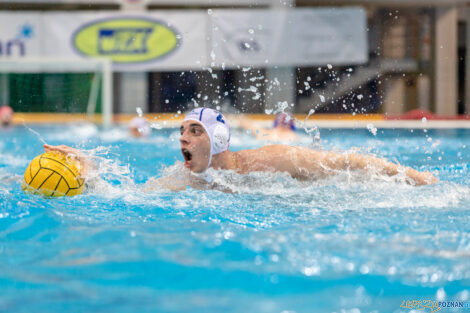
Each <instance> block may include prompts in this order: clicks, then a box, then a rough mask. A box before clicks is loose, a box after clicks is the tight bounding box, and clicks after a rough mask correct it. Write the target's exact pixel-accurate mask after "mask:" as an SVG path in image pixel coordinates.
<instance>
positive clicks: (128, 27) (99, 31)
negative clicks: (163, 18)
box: [72, 18, 178, 63]
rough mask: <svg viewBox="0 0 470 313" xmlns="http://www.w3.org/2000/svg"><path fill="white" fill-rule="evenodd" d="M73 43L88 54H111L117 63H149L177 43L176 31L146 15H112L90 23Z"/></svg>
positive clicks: (77, 32) (77, 35)
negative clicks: (118, 16) (146, 17)
mask: <svg viewBox="0 0 470 313" xmlns="http://www.w3.org/2000/svg"><path fill="white" fill-rule="evenodd" d="M72 42H73V45H74V47H75V49H77V50H78V51H79V52H80V53H81V54H83V55H85V56H89V57H94V56H103V57H109V58H110V59H111V60H112V61H113V62H117V63H138V62H149V61H154V60H156V59H159V58H162V57H164V56H166V55H168V54H169V53H171V52H172V51H174V50H175V49H176V48H177V46H178V35H177V33H176V31H174V30H173V29H171V28H170V27H168V26H166V25H163V24H162V23H160V22H157V21H153V20H149V19H144V18H110V19H105V20H98V21H94V22H91V23H88V24H86V25H84V26H82V27H80V28H79V29H78V30H77V31H75V33H74V35H73V41H72Z"/></svg>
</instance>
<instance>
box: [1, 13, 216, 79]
mask: <svg viewBox="0 0 470 313" xmlns="http://www.w3.org/2000/svg"><path fill="white" fill-rule="evenodd" d="M206 15H207V14H205V13H202V12H181V11H178V12H177V11H172V12H165V13H151V14H138V15H128V14H122V13H109V12H102V13H88V12H74V13H35V14H34V13H31V14H24V13H17V12H9V13H0V44H1V47H2V48H4V49H2V53H0V58H7V57H57V58H73V57H81V58H92V57H109V58H110V59H111V60H112V61H113V68H114V70H117V71H139V70H145V71H152V70H172V71H177V70H188V69H200V68H201V67H203V66H206V65H207V50H208V44H207V38H206V33H207V22H208V20H207V16H206ZM24 29H29V32H30V36H29V37H28V36H22V37H20V39H19V40H20V42H17V41H14V42H13V43H12V40H14V39H15V38H17V37H18V33H20V35H21V34H22V33H21V32H23V33H25V31H24ZM4 46H5V47H4ZM16 46H19V47H20V46H21V47H24V49H23V50H22V51H21V53H20V52H19V48H16ZM3 51H5V52H3Z"/></svg>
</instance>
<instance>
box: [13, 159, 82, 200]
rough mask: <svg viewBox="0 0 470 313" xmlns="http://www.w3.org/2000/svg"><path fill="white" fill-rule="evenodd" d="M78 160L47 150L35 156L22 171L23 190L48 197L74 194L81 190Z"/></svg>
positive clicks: (79, 192)
mask: <svg viewBox="0 0 470 313" xmlns="http://www.w3.org/2000/svg"><path fill="white" fill-rule="evenodd" d="M84 186H85V181H84V179H83V178H82V177H81V176H80V162H78V161H77V160H75V159H72V158H70V157H67V156H66V155H64V154H62V153H59V152H54V151H49V152H46V153H43V154H41V155H38V156H37V157H35V158H34V159H33V160H32V161H31V163H30V164H29V166H28V168H26V171H25V173H24V183H23V186H22V188H23V190H24V191H25V192H28V193H33V194H41V195H44V196H48V197H60V196H75V195H79V194H81V193H82V192H83V188H84Z"/></svg>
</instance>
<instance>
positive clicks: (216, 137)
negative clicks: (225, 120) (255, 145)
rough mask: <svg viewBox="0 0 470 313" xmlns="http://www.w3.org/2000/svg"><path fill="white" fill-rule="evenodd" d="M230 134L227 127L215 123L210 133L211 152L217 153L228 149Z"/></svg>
mask: <svg viewBox="0 0 470 313" xmlns="http://www.w3.org/2000/svg"><path fill="white" fill-rule="evenodd" d="M229 140H230V134H229V133H228V131H227V128H225V127H223V126H222V125H217V126H216V127H215V128H214V131H213V133H212V145H213V154H218V153H220V152H223V151H225V150H227V149H228V143H229Z"/></svg>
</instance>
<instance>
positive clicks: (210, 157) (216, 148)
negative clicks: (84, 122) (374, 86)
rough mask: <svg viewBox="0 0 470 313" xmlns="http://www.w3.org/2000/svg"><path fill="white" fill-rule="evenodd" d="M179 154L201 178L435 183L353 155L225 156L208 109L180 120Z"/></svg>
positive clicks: (223, 132) (268, 152)
mask: <svg viewBox="0 0 470 313" xmlns="http://www.w3.org/2000/svg"><path fill="white" fill-rule="evenodd" d="M180 133H181V137H180V145H181V153H182V154H183V158H184V166H185V167H186V168H188V169H189V170H190V171H191V172H193V173H203V172H204V171H205V170H207V169H208V168H209V167H212V168H214V169H216V170H219V169H221V170H233V171H235V172H237V173H239V174H247V173H250V172H256V171H263V172H287V173H288V174H290V175H291V176H292V177H294V178H296V179H299V180H306V179H316V178H323V177H327V176H330V175H334V174H335V173H336V172H337V171H342V170H359V171H375V172H377V173H379V174H385V175H389V176H395V175H397V174H399V173H403V174H404V175H405V176H406V180H407V181H408V182H409V183H410V184H413V185H426V184H432V183H435V182H437V178H435V177H434V176H433V175H432V174H431V173H429V172H419V171H416V170H414V169H412V168H410V167H405V166H401V165H397V164H395V163H392V162H388V161H386V160H384V159H380V158H377V157H374V156H367V155H361V154H357V153H346V152H345V153H336V152H331V151H320V150H312V149H308V148H303V147H293V146H287V145H267V146H264V147H261V148H259V149H253V150H248V149H247V150H241V151H237V152H231V151H230V150H229V143H230V129H229V125H228V124H227V121H226V119H225V117H224V116H223V115H222V114H221V113H219V112H218V111H216V110H213V109H210V108H198V109H195V110H192V111H191V112H190V113H189V114H187V115H186V117H185V119H184V121H183V123H182V124H181V127H180ZM44 147H45V149H46V151H49V150H55V151H60V152H63V153H66V154H72V155H75V156H76V157H77V158H78V159H79V160H80V161H81V162H82V163H84V165H83V166H85V167H89V166H90V165H89V164H87V163H89V161H87V159H86V157H85V156H84V155H83V154H82V153H81V152H80V151H79V150H76V149H73V148H70V147H67V146H49V145H45V146H44ZM154 182H155V183H156V184H157V186H158V185H159V186H161V187H166V188H169V189H184V188H186V186H185V185H184V184H189V185H191V186H193V185H192V184H191V182H188V181H185V182H183V183H182V184H179V185H178V184H174V183H173V182H172V178H171V177H164V178H161V179H158V180H156V181H154Z"/></svg>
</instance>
